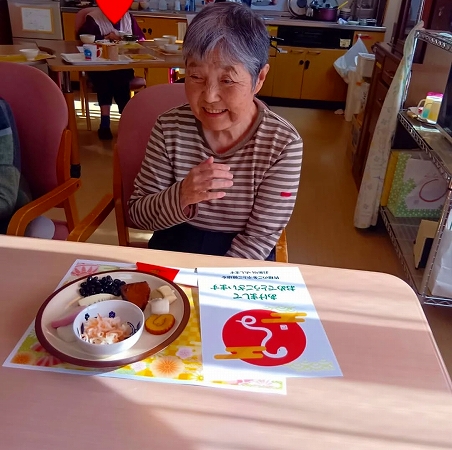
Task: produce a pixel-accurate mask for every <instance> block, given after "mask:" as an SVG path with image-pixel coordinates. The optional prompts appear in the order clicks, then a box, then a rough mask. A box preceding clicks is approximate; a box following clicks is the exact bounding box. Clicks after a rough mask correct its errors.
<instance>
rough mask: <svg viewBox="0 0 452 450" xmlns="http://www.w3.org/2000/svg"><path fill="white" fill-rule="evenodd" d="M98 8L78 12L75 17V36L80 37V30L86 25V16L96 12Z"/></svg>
mask: <svg viewBox="0 0 452 450" xmlns="http://www.w3.org/2000/svg"><path fill="white" fill-rule="evenodd" d="M95 9H97V8H95V7H94V8H83V9H81V10H80V11H78V12H77V14H76V15H75V35H76V36H77V37H78V30H80V28H81V27H82V25H83V24H84V23H85V20H86V16H87V15H88V14H89V13H90V12H91V11H94V10H95Z"/></svg>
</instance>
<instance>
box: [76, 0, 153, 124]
mask: <svg viewBox="0 0 452 450" xmlns="http://www.w3.org/2000/svg"><path fill="white" fill-rule="evenodd" d="M95 9H97V8H95V7H93V8H83V9H81V10H80V11H78V12H77V14H76V15H75V34H76V36H77V37H78V32H79V30H80V28H81V27H82V25H83V24H84V23H85V20H86V16H87V15H88V14H89V13H90V12H91V11H93V10H95ZM146 72H147V70H145V73H146ZM79 78H80V104H81V109H82V114H83V115H84V116H85V118H86V129H87V130H89V131H91V115H90V111H89V92H90V90H91V89H90V86H89V82H88V77H87V75H86V73H85V72H79ZM145 87H146V79H145V78H143V77H134V78H133V79H132V80H131V81H130V84H129V88H130V92H131V95H132V97H133V95H134V94H135V93H136V92H138V91H140V90H141V89H144V88H145Z"/></svg>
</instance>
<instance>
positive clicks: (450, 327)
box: [53, 103, 452, 376]
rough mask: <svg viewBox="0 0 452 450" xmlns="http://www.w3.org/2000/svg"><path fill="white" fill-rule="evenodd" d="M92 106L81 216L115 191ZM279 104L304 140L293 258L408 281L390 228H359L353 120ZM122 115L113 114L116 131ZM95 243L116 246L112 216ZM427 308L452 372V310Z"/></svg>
mask: <svg viewBox="0 0 452 450" xmlns="http://www.w3.org/2000/svg"><path fill="white" fill-rule="evenodd" d="M90 109H91V110H92V115H94V118H92V129H93V130H94V131H87V130H86V123H85V120H84V118H82V117H79V119H78V126H79V130H80V133H79V139H80V152H81V154H80V157H81V164H82V188H81V189H80V191H79V192H78V194H77V205H78V208H79V212H80V216H81V217H83V216H84V215H85V214H87V213H88V212H89V211H90V210H91V209H92V208H93V207H94V206H95V204H96V203H97V202H98V201H99V200H100V199H101V198H102V197H103V196H104V195H105V194H107V193H109V192H111V189H112V187H111V180H112V148H113V143H112V142H102V141H99V140H98V139H97V134H96V132H95V130H97V128H98V123H99V121H98V118H96V108H95V105H94V103H93V104H92V107H91V108H90ZM272 109H273V110H274V111H275V112H277V113H278V114H280V115H281V116H283V117H284V118H286V119H287V120H289V121H290V122H292V123H293V124H294V126H295V127H296V128H297V129H298V131H299V133H300V135H301V136H302V138H303V141H304V156H303V167H302V176H301V182H300V188H299V195H298V198H297V203H296V206H295V210H294V213H293V216H292V218H291V221H290V223H289V224H288V226H287V239H288V247H289V260H290V262H294V263H302V264H311V265H319V266H330V267H341V268H350V269H359V270H370V271H377V272H386V273H390V274H393V275H395V276H398V277H400V278H403V271H402V268H401V266H400V264H399V261H398V259H397V256H396V254H395V251H394V249H393V247H392V244H391V242H390V240H389V237H388V235H387V234H386V231H385V230H384V228H382V227H377V228H376V229H372V230H364V231H362V230H357V229H356V228H355V227H354V226H353V214H354V208H355V203H356V198H357V189H356V187H355V184H354V182H353V179H352V175H351V165H350V162H349V160H348V157H347V155H346V142H347V137H348V133H349V124H348V123H347V122H345V120H344V118H343V116H342V115H336V114H335V113H334V112H333V111H325V110H313V109H299V108H282V107H272ZM97 116H98V113H97ZM118 118H119V116H118V115H117V114H115V113H113V116H112V119H113V124H112V131H113V134H115V132H116V129H117V120H118ZM53 217H57V216H53ZM148 237H149V233H134V239H140V240H145V241H147V239H148ZM89 242H96V243H101V244H111V245H117V238H116V225H115V219H114V215H113V214H110V216H109V217H108V218H107V220H106V221H105V222H104V224H103V226H102V227H101V228H100V229H98V230H97V231H96V232H95V233H94V234H93V236H91V238H90V239H89ZM394 307H397V305H394ZM424 311H425V314H426V316H427V319H428V321H429V323H430V326H431V328H432V331H433V333H434V336H435V340H436V342H437V345H438V347H439V349H440V351H441V353H442V356H443V359H444V361H445V363H446V366H447V368H448V371H449V373H450V374H451V376H452V308H445V307H432V306H425V307H424Z"/></svg>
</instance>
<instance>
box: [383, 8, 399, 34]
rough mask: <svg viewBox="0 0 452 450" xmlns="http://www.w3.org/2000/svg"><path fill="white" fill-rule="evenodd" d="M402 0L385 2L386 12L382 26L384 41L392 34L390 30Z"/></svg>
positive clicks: (392, 27)
mask: <svg viewBox="0 0 452 450" xmlns="http://www.w3.org/2000/svg"><path fill="white" fill-rule="evenodd" d="M401 1H402V0H388V3H387V4H386V13H385V18H384V20H383V26H385V27H386V33H385V42H389V41H390V40H391V36H392V30H393V29H394V25H395V23H396V21H397V17H398V15H399V9H400V3H401Z"/></svg>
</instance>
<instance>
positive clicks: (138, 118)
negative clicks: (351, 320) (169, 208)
mask: <svg viewBox="0 0 452 450" xmlns="http://www.w3.org/2000/svg"><path fill="white" fill-rule="evenodd" d="M185 102H186V97H185V86H184V85H183V84H177V83H172V84H160V85H155V86H150V87H148V88H146V89H145V90H143V91H142V92H140V93H138V94H137V95H136V96H135V97H133V98H132V99H131V100H130V102H129V103H127V105H126V107H125V108H124V111H123V114H122V116H121V119H120V121H119V127H118V140H117V143H116V146H115V149H114V154H113V195H106V196H105V197H104V198H103V199H102V200H101V201H100V203H99V204H98V205H97V206H96V207H95V208H94V210H93V211H92V212H91V213H90V214H89V215H88V216H87V217H86V218H85V219H84V220H82V221H81V222H80V224H79V225H78V226H77V227H76V229H74V231H73V232H72V233H71V234H70V236H69V238H68V239H69V240H73V241H85V240H86V239H88V237H89V236H91V234H92V233H93V232H94V231H95V230H96V229H97V228H98V227H99V226H100V225H101V224H102V222H103V221H104V220H105V219H106V218H107V216H108V215H109V214H110V212H111V211H112V210H113V209H114V210H115V215H116V226H117V230H118V240H119V245H124V246H137V243H133V242H131V241H130V237H129V231H128V230H129V228H135V227H134V225H133V223H132V221H131V220H130V218H129V214H128V210H127V200H128V199H129V198H130V196H131V194H132V192H133V182H134V180H135V177H136V175H137V173H138V172H139V170H140V167H141V163H142V161H143V158H144V154H145V151H146V145H147V142H148V140H149V136H150V134H151V130H152V127H153V126H154V123H155V121H156V120H157V117H158V116H159V115H160V114H162V113H163V112H165V111H167V110H168V109H170V108H172V107H175V106H178V105H181V104H183V103H185ZM285 236H286V234H285V231H283V234H282V235H281V238H280V239H279V241H278V244H277V246H276V259H277V261H281V262H287V242H286V237H285ZM139 246H142V244H141V245H140V244H139Z"/></svg>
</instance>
